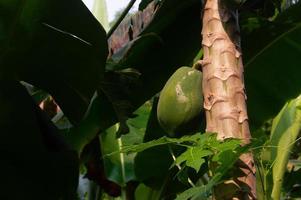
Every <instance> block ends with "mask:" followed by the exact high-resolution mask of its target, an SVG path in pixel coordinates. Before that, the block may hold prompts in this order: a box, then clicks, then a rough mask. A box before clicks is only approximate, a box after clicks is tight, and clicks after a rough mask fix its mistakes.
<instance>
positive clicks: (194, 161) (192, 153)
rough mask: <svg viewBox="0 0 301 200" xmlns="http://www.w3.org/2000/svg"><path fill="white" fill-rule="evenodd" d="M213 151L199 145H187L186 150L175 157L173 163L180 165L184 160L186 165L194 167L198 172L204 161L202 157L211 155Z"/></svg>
mask: <svg viewBox="0 0 301 200" xmlns="http://www.w3.org/2000/svg"><path fill="white" fill-rule="evenodd" d="M212 154H213V152H212V151H209V150H205V149H203V148H200V147H189V148H187V150H186V151H185V152H184V153H182V154H181V155H180V156H178V157H177V159H176V161H175V164H178V165H180V164H181V163H183V162H186V166H188V167H191V168H193V169H195V171H196V172H198V171H199V170H200V168H201V166H202V164H204V163H205V159H204V157H206V156H210V155H212Z"/></svg>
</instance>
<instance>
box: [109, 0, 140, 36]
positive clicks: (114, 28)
mask: <svg viewBox="0 0 301 200" xmlns="http://www.w3.org/2000/svg"><path fill="white" fill-rule="evenodd" d="M135 2H136V0H131V1H130V2H129V4H128V5H127V7H126V8H125V9H124V11H123V12H122V13H121V15H120V17H119V18H118V20H117V21H116V23H115V24H114V25H113V26H112V28H110V30H109V32H108V34H107V39H109V38H110V37H111V36H112V34H113V33H114V31H115V30H116V29H117V27H118V26H119V24H120V23H121V22H122V20H123V19H124V18H125V16H126V15H127V14H128V12H129V11H130V9H131V8H132V7H133V5H134V4H135Z"/></svg>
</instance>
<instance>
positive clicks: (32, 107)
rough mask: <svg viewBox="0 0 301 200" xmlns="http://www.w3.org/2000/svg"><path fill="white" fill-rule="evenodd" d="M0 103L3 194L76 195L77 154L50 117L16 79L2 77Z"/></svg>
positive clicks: (12, 196)
mask: <svg viewBox="0 0 301 200" xmlns="http://www.w3.org/2000/svg"><path fill="white" fill-rule="evenodd" d="M0 106H1V112H0V119H1V120H0V136H1V142H0V149H1V151H0V156H1V166H0V170H1V171H2V172H3V174H2V181H3V182H5V184H3V185H2V186H1V187H2V188H1V189H2V190H3V191H5V193H3V194H2V195H1V197H2V198H4V199H32V198H33V197H36V196H39V197H40V196H41V197H43V198H44V199H46V200H59V199H74V195H75V192H76V188H77V183H78V155H77V154H76V152H74V151H71V150H70V148H69V146H68V145H67V144H66V143H65V141H64V140H63V138H62V137H61V135H60V134H59V131H58V130H57V128H56V127H55V126H54V125H53V123H52V122H51V121H50V119H49V118H48V117H47V116H46V115H45V113H43V112H42V111H41V110H40V108H39V107H38V106H37V105H36V104H35V103H34V102H33V100H32V98H31V96H30V95H29V94H28V93H27V91H26V89H25V88H24V87H23V86H22V85H21V84H20V83H19V82H17V81H1V84H0ZM16 183H18V184H17V186H16ZM16 188H17V190H18V192H16Z"/></svg>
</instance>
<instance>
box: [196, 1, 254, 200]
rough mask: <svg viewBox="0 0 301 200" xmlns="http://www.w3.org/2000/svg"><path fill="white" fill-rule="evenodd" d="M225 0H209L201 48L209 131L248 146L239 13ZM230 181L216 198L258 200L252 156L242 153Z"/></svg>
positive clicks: (221, 185) (218, 189) (219, 190)
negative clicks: (235, 139) (239, 140)
mask: <svg viewBox="0 0 301 200" xmlns="http://www.w3.org/2000/svg"><path fill="white" fill-rule="evenodd" d="M224 2H225V1H222V0H207V1H206V3H205V7H204V13H203V30H202V37H203V40H202V45H203V50H204V58H203V60H201V61H200V64H201V65H202V70H203V92H204V108H205V112H206V121H207V126H206V131H207V132H216V133H218V138H219V139H225V138H240V139H242V141H243V142H244V144H247V143H249V141H250V138H251V135H250V130H249V124H248V116H247V109H246V102H245V100H246V94H245V87H244V80H243V63H242V54H241V49H240V34H239V25H238V12H237V10H235V9H232V8H229V7H227V6H226V5H225V4H223V3H224ZM236 166H238V169H239V170H235V171H233V174H234V177H233V178H232V179H231V180H228V181H226V182H224V183H223V184H220V185H219V186H217V187H216V188H215V191H216V192H214V198H215V199H240V200H241V199H256V191H255V190H256V187H255V186H256V180H255V167H254V161H253V156H252V154H251V153H248V154H243V155H242V156H241V157H240V160H239V161H238V162H237V165H236Z"/></svg>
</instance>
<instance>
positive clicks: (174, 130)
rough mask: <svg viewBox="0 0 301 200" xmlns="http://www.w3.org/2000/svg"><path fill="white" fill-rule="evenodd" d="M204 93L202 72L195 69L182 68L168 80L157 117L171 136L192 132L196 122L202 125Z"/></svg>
mask: <svg viewBox="0 0 301 200" xmlns="http://www.w3.org/2000/svg"><path fill="white" fill-rule="evenodd" d="M202 93H203V92H202V72H200V71H198V70H196V69H194V68H191V67H181V68H179V69H178V70H177V71H176V72H175V73H174V74H173V75H172V76H171V77H170V78H169V79H168V81H167V82H166V84H165V86H164V88H163V89H162V91H161V93H160V98H159V102H158V107H157V117H158V121H159V123H160V125H161V126H162V128H163V129H164V130H165V131H166V132H167V133H168V134H169V136H171V137H177V136H180V135H183V134H186V133H188V132H191V131H193V129H195V122H196V123H197V124H198V125H199V124H200V123H201V122H200V121H198V119H200V117H199V116H200V113H201V111H202V109H203V94H202Z"/></svg>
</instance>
